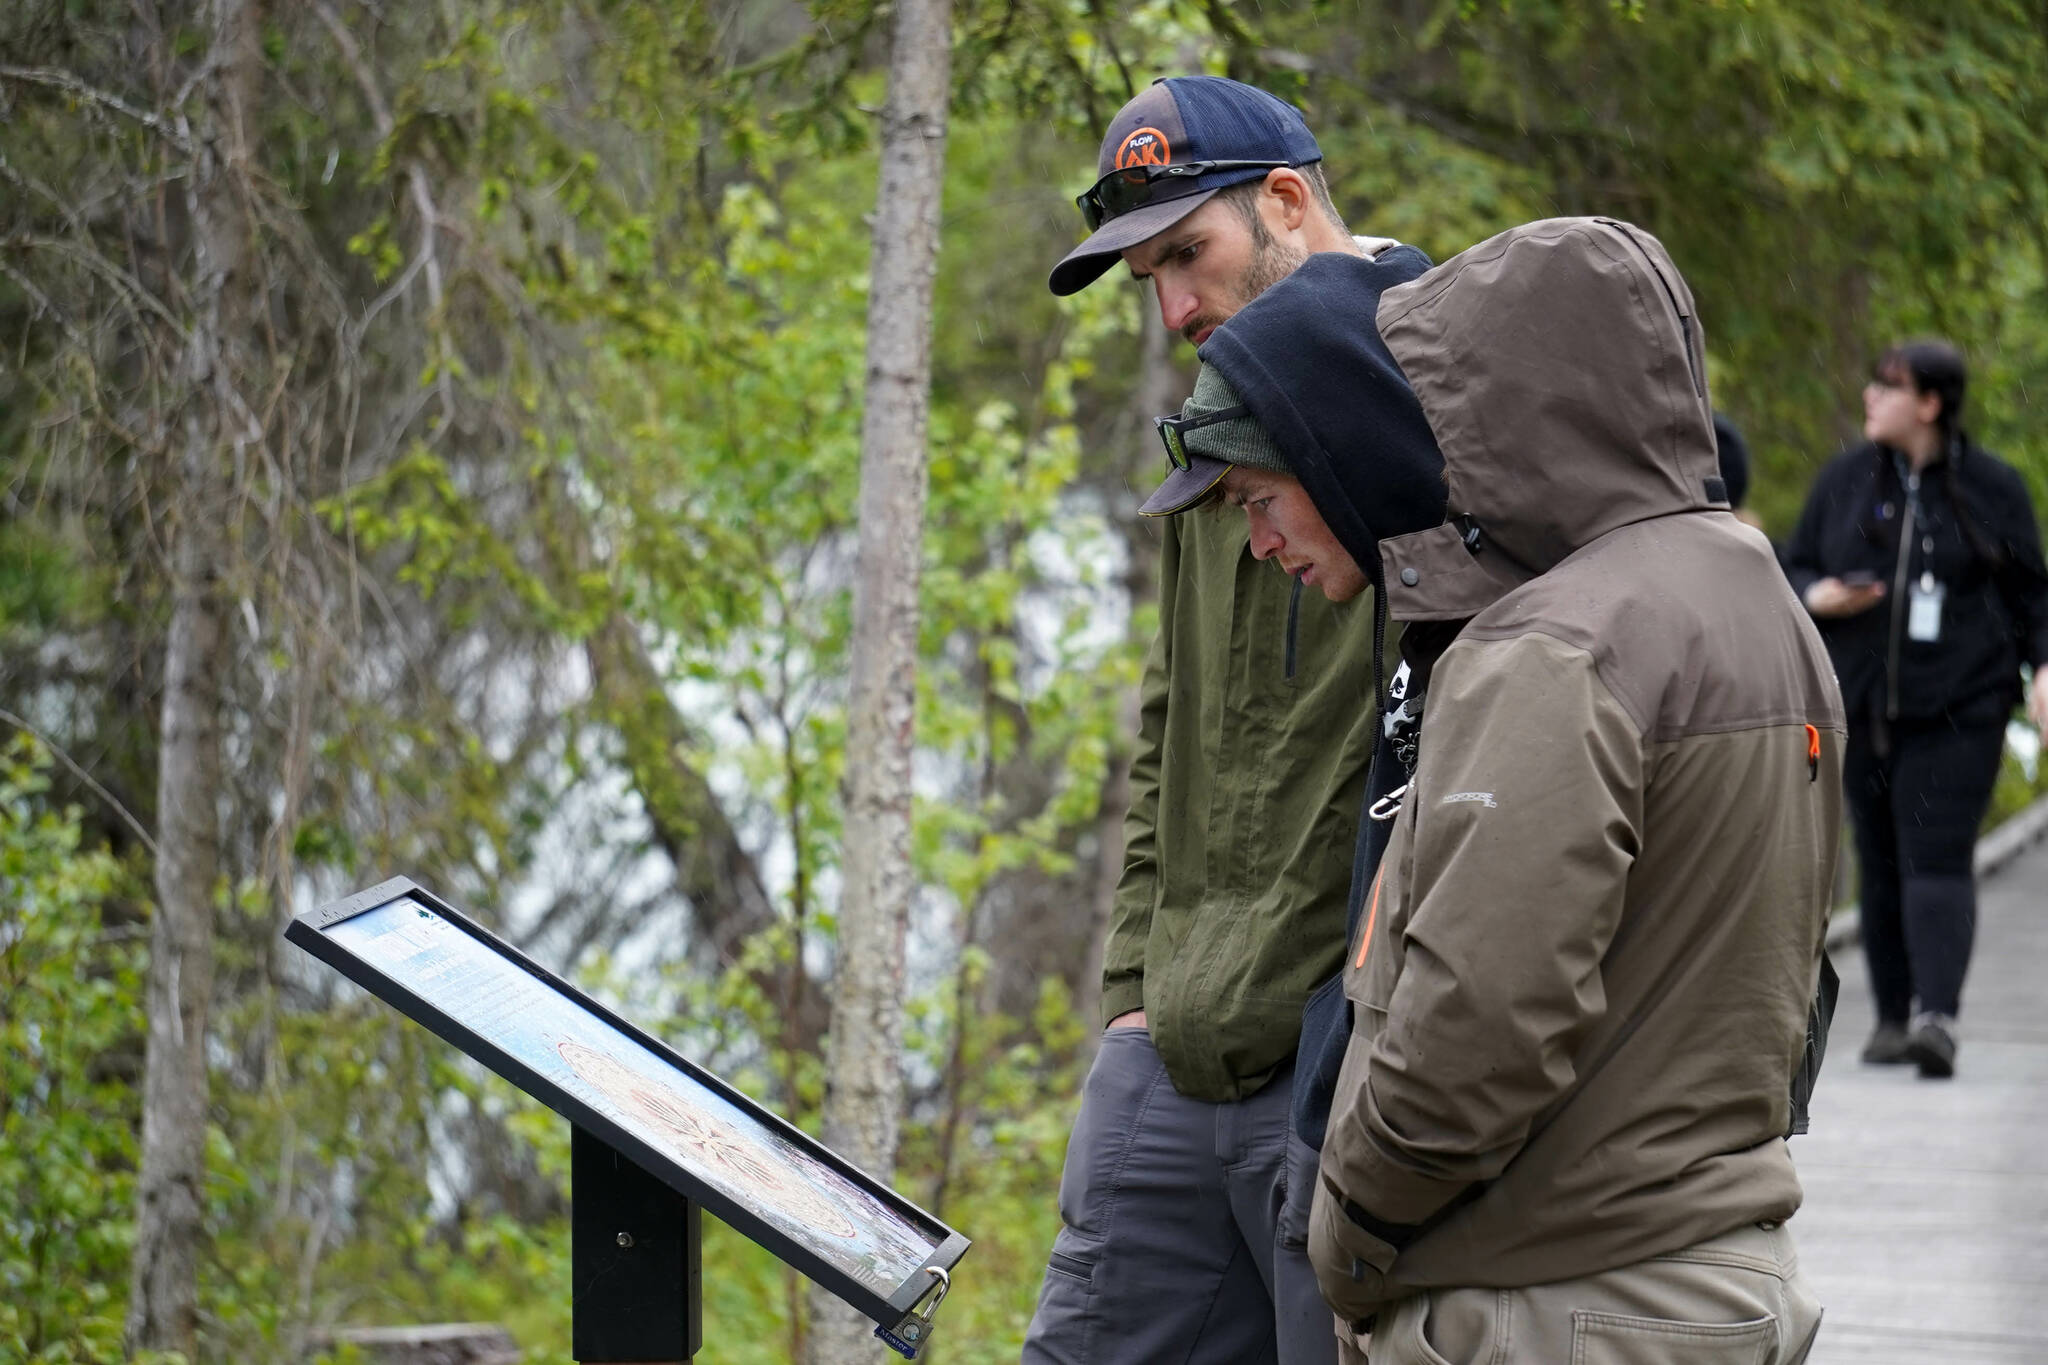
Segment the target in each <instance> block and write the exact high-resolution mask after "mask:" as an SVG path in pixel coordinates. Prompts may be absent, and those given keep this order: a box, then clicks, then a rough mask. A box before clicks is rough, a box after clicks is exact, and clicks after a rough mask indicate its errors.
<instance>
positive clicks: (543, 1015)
mask: <svg viewBox="0 0 2048 1365" xmlns="http://www.w3.org/2000/svg"><path fill="white" fill-rule="evenodd" d="M323 932H324V937H326V938H327V939H329V940H330V941H332V942H333V943H334V944H335V945H336V946H337V947H341V948H344V949H346V950H347V952H348V953H349V954H351V955H352V956H354V957H355V958H357V959H358V960H360V961H361V962H363V963H364V964H366V965H368V966H370V967H373V968H375V969H376V970H377V971H378V972H380V973H382V974H383V975H384V976H385V977H387V978H388V979H389V980H390V981H391V982H393V983H394V984H396V985H398V986H401V987H403V988H405V989H406V990H407V991H409V992H411V993H412V994H413V995H415V996H417V997H419V998H420V999H422V1000H428V1001H432V1002H433V1004H434V1006H435V1007H436V1008H437V1009H439V1010H440V1011H442V1012H443V1013H445V1014H446V1015H447V1016H448V1018H449V1019H450V1020H451V1021H453V1022H454V1023H456V1024H458V1025H460V1026H461V1027H463V1028H465V1029H467V1030H469V1031H470V1032H472V1033H474V1034H476V1035H477V1036H479V1037H482V1038H487V1039H489V1040H490V1041H491V1042H492V1043H493V1044H494V1045H496V1046H497V1047H498V1048H501V1049H503V1051H504V1052H505V1053H507V1054H508V1055H509V1056H510V1057H512V1058H513V1059H514V1060H515V1061H517V1062H518V1063H519V1064H520V1065H522V1066H524V1067H526V1068H527V1069H528V1070H530V1071H532V1072H533V1073H535V1074H536V1075H537V1076H540V1077H541V1078H543V1079H545V1080H546V1081H548V1082H551V1083H552V1084H553V1085H555V1086H557V1087H559V1088H560V1089H561V1090H562V1091H563V1092H565V1093H566V1094H568V1095H570V1096H573V1097H574V1098H575V1099H576V1100H578V1101H580V1102H581V1103H583V1104H585V1105H588V1106H589V1107H590V1108H591V1109H592V1110H594V1111H595V1112H596V1113H598V1114H600V1115H602V1116H603V1117H604V1118H606V1119H608V1120H609V1121H611V1122H612V1123H615V1124H617V1125H618V1126H619V1127H620V1128H622V1129H623V1130H625V1131H626V1132H627V1133H629V1134H631V1135H632V1136H633V1137H634V1138H637V1139H638V1140H639V1141H641V1142H643V1143H645V1144H647V1146H648V1147H650V1148H652V1149H653V1150H655V1151H656V1152H659V1153H660V1154H662V1155H663V1156H665V1157H667V1158H669V1159H670V1160H672V1161H674V1162H675V1163H676V1164H677V1166H679V1167H680V1168H681V1169H682V1170H684V1171H686V1172H687V1173H688V1174H689V1175H690V1176H691V1177H692V1178H694V1179H695V1180H698V1181H700V1182H702V1183H703V1184H704V1185H705V1186H706V1187H707V1188H709V1189H711V1190H716V1191H718V1192H719V1193H720V1194H723V1195H725V1196H726V1197H727V1198H729V1199H731V1200H732V1201H733V1202H734V1203H736V1204H738V1205H740V1206H741V1207H743V1208H745V1209H747V1210H749V1211H751V1212H752V1213H753V1214H754V1215H755V1216H756V1217H759V1218H761V1219H763V1220H765V1221H766V1222H767V1223H769V1224H770V1225H771V1226H773V1227H774V1228H775V1229H776V1230H777V1231H778V1232H780V1233H781V1234H782V1235H783V1236H785V1237H787V1238H789V1239H790V1240H791V1241H792V1242H794V1243H796V1244H798V1245H800V1246H803V1247H805V1248H807V1249H809V1250H810V1251H811V1252H812V1253H813V1254H815V1255H816V1256H818V1257H819V1259H821V1260H823V1261H824V1262H826V1263H827V1264H829V1265H831V1266H833V1267H834V1268H835V1269H837V1270H839V1271H840V1272H842V1273H843V1274H845V1275H847V1276H848V1277H849V1278H851V1279H852V1280H854V1281H855V1282H857V1283H859V1284H860V1285H862V1286H864V1287H865V1288H867V1289H868V1290H870V1291H871V1292H873V1293H875V1294H876V1295H878V1296H880V1297H882V1298H885V1299H886V1298H888V1297H889V1296H890V1295H892V1294H894V1293H896V1292H897V1291H898V1289H899V1287H900V1286H902V1285H903V1284H905V1282H906V1281H908V1280H910V1279H911V1278H912V1277H913V1276H916V1275H917V1274H918V1272H919V1270H920V1269H921V1268H922V1267H923V1266H924V1265H925V1264H926V1263H927V1261H929V1260H931V1259H932V1257H933V1255H934V1253H935V1252H937V1251H938V1250H939V1248H940V1247H941V1245H942V1244H944V1243H945V1241H946V1239H947V1238H948V1237H949V1236H950V1235H951V1234H950V1233H949V1232H948V1230H947V1229H945V1228H943V1227H940V1226H936V1225H927V1224H925V1223H923V1222H920V1221H918V1220H916V1219H914V1218H912V1217H910V1216H908V1215H906V1214H905V1213H904V1212H903V1211H902V1210H900V1209H898V1208H896V1207H893V1206H892V1205H890V1204H888V1203H886V1202H884V1201H883V1200H881V1199H879V1198H877V1197H876V1196H875V1195H874V1194H873V1193H871V1192H870V1191H869V1190H867V1189H865V1188H863V1187H862V1186H861V1185H860V1184H859V1183H858V1182H857V1181H855V1180H854V1179H852V1178H851V1177H849V1176H848V1175H847V1174H845V1173H844V1172H842V1171H840V1170H838V1169H836V1168H835V1167H833V1166H832V1165H830V1164H828V1163H827V1162H825V1161H822V1160H820V1159H819V1157H818V1156H817V1155H816V1154H814V1153H813V1152H811V1151H808V1150H806V1149H805V1148H804V1147H803V1146H801V1145H799V1143H797V1142H796V1141H793V1140H791V1138H790V1137H789V1136H788V1135H786V1134H785V1133H784V1132H781V1131H778V1130H777V1129H776V1128H774V1127H772V1126H770V1125H769V1124H767V1123H764V1122H762V1120H761V1119H760V1118H758V1117H756V1116H755V1115H752V1114H749V1113H747V1112H746V1111H745V1110H743V1109H741V1108H740V1107H739V1106H738V1105H736V1104H734V1103H733V1102H732V1101H731V1100H729V1099H727V1098H726V1097H725V1096H724V1095H722V1094H720V1093H718V1091H716V1090H715V1089H713V1088H712V1087H710V1086H707V1085H706V1084H704V1082H703V1081H701V1080H700V1079H698V1078H697V1077H695V1076H692V1075H691V1074H690V1073H689V1072H687V1071H685V1070H684V1069H683V1068H682V1067H679V1066H677V1065H676V1064H675V1063H674V1062H673V1061H671V1060H669V1059H668V1058H666V1057H663V1056H662V1055H660V1054H659V1053H658V1052H656V1051H654V1050H653V1049H652V1048H649V1047H647V1046H645V1045H644V1044H642V1043H641V1042H640V1041H638V1040H637V1039H635V1038H633V1037H632V1036H630V1035H628V1034H626V1033H624V1032H621V1031H620V1030H619V1029H618V1028H616V1027H614V1026H613V1025H612V1024H611V1023H610V1022H609V1021H608V1020H606V1019H604V1018H602V1017H600V1016H599V1015H597V1014H594V1013H592V1012H591V1010H589V1009H588V1008H586V1007H585V1006H584V1005H583V1004H582V1003H581V1002H580V1001H579V1000H578V998H577V997H576V996H575V995H574V993H572V992H569V991H566V990H564V989H562V988H560V987H558V986H556V985H554V984H552V983H551V982H550V981H548V980H546V979H544V978H543V977H541V976H538V975H535V974H534V973H533V972H530V971H528V970H526V969H525V968H524V967H522V966H521V964H520V963H519V962H518V961H517V960H515V959H514V958H512V957H508V956H506V954H505V953H504V952H502V951H499V950H498V949H496V948H494V947H493V946H492V945H491V944H490V943H487V942H486V941H485V940H483V939H481V938H479V937H477V936H476V935H474V934H472V933H470V932H468V931H466V930H465V929H464V928H462V927H461V926H460V925H457V924H454V923H452V922H450V921H449V920H448V919H447V918H446V917H444V916H443V915H442V914H440V913H439V912H438V911H437V910H435V909H433V908H431V907H430V906H428V905H426V904H424V903H422V902H421V901H420V900H417V899H414V898H413V897H411V896H402V897H400V898H399V899H396V900H393V901H390V902H388V903H386V904H383V905H380V906H378V907H376V908H375V909H372V910H368V911H366V912H364V913H362V914H357V915H353V916H351V917H349V918H347V919H344V920H341V921H339V922H337V923H334V924H332V925H330V926H328V927H326V928H325V930H324V931H323Z"/></svg>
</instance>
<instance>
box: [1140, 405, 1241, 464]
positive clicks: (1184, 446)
mask: <svg viewBox="0 0 2048 1365" xmlns="http://www.w3.org/2000/svg"><path fill="white" fill-rule="evenodd" d="M1251 415H1252V410H1251V409H1250V408H1248V407H1246V406H1245V405H1244V404H1242V403H1239V404H1237V405H1236V406H1234V407H1228V408H1218V409H1216V411H1214V412H1205V413H1203V414H1202V415H1201V416H1199V417H1155V418H1153V419H1152V425H1154V426H1156V427H1158V428H1159V443H1160V444H1161V445H1163V446H1165V447H1166V461H1167V463H1168V464H1170V465H1172V466H1173V467H1174V468H1175V469H1186V468H1187V467H1188V443H1187V433H1188V432H1190V431H1196V430H1199V429H1200V428H1202V427H1212V426H1215V425H1216V424H1217V423H1218V422H1233V421H1236V420H1237V419H1238V418H1240V417H1249V416H1251Z"/></svg>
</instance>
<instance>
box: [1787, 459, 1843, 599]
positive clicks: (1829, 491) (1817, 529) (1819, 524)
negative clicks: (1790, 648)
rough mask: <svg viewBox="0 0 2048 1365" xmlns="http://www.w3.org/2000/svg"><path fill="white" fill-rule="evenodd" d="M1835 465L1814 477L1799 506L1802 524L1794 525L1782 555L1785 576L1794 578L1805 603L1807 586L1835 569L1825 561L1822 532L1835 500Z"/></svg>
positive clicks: (1797, 594) (1795, 590)
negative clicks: (1823, 558)
mask: <svg viewBox="0 0 2048 1365" xmlns="http://www.w3.org/2000/svg"><path fill="white" fill-rule="evenodd" d="M1835 468H1836V467H1835V465H1833V464H1829V465H1826V466H1824V467H1823V468H1822V469H1821V471H1820V473H1819V474H1818V475H1816V476H1815V477H1814V480H1813V487H1812V488H1811V489H1809V490H1808V491H1807V494H1806V505H1805V506H1804V507H1802V508H1801V509H1800V510H1799V525H1798V526H1796V527H1795V528H1793V531H1792V539H1790V540H1788V541H1786V542H1785V548H1784V550H1783V551H1782V552H1781V553H1780V556H1779V558H1780V562H1781V563H1782V564H1783V565H1784V566H1785V577H1786V578H1788V579H1790V580H1791V581H1792V593H1793V595H1794V596H1795V597H1797V598H1798V599H1799V600H1800V601H1801V602H1802V603H1803V602H1805V601H1806V590H1807V589H1808V588H1810V587H1812V586H1813V585H1814V584H1815V583H1816V582H1818V581H1819V580H1821V579H1823V578H1826V577H1827V576H1828V574H1829V573H1830V572H1831V570H1830V568H1829V567H1828V566H1827V565H1825V564H1823V563H1822V562H1821V532H1822V530H1823V529H1824V528H1825V527H1826V525H1827V523H1828V518H1829V515H1830V513H1831V511H1832V507H1833V503H1834V500H1835V494H1834V488H1833V484H1834V482H1835V478H1834V475H1835Z"/></svg>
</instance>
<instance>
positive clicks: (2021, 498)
mask: <svg viewBox="0 0 2048 1365" xmlns="http://www.w3.org/2000/svg"><path fill="white" fill-rule="evenodd" d="M1952 458H1953V468H1952V469H1951V468H1950V461H1949V460H1943V461H1940V462H1938V463H1936V464H1934V465H1931V466H1929V467H1928V469H1927V470H1926V472H1925V474H1924V475H1923V476H1922V477H1921V480H1920V491H1919V501H1918V505H1917V508H1916V509H1915V511H1914V515H1913V521H1914V528H1915V529H1914V533H1913V539H1912V543H1911V544H1910V545H1907V546H1906V547H1905V550H1906V554H1905V558H1904V561H1903V564H1902V563H1901V558H1900V532H1901V530H1902V529H1903V526H1904V524H1905V521H1906V519H1907V511H1908V508H1909V505H1911V500H1910V499H1909V498H1908V497H1907V490H1906V485H1905V483H1904V481H1903V480H1902V479H1901V478H1900V468H1901V459H1900V457H1899V456H1897V454H1896V453H1895V452H1894V451H1892V450H1891V449H1890V448H1889V447H1886V446H1880V445H1876V444H1872V443H1865V444H1863V445H1860V446H1857V447H1855V448H1854V449H1851V450H1848V451H1845V452H1843V453H1842V454H1840V455H1838V456H1836V457H1835V458H1834V459H1833V460H1831V461H1829V462H1828V464H1827V466H1826V467H1825V468H1823V469H1822V470H1821V472H1820V476H1819V477H1818V478H1816V479H1815V480H1814V484H1813V490H1812V492H1810V493H1809V494H1808V495H1807V499H1806V509H1805V511H1804V512H1803V513H1801V515H1800V518H1799V528H1798V529H1797V530H1796V531H1794V532H1793V534H1792V539H1791V541H1790V543H1788V544H1787V545H1786V547H1785V553H1784V562H1785V572H1786V575H1787V576H1788V577H1789V578H1790V579H1791V580H1792V588H1793V591H1795V592H1797V593H1799V594H1800V596H1801V598H1802V599H1803V598H1804V596H1805V594H1806V590H1807V588H1809V587H1811V586H1812V585H1813V583H1814V582H1815V581H1816V580H1818V579H1822V578H1829V577H1836V578H1839V577H1841V576H1842V575H1844V574H1870V575H1873V576H1875V577H1876V579H1877V580H1878V581H1880V582H1882V583H1883V584H1884V585H1885V587H1886V595H1885V597H1884V598H1883V600H1881V601H1880V602H1879V603H1878V604H1877V605H1876V606H1875V607H1872V608H1871V609H1870V610H1869V611H1866V612H1862V613H1860V614H1859V615H1856V616H1848V617H1841V618H1837V619H1833V620H1822V621H1820V622H1819V623H1818V624H1819V626H1820V633H1821V638H1822V639H1824V640H1826V641H1827V646H1828V654H1829V655H1830V656H1831V657H1832V659H1833V660H1834V665H1835V676H1836V677H1837V679H1839V681H1840V682H1841V685H1842V701H1843V703H1844V705H1845V706H1846V707H1847V709H1848V713H1849V719H1850V724H1851V725H1852V726H1854V725H1858V724H1869V723H1871V722H1872V721H1874V720H1878V719H1881V718H1884V717H1886V716H1887V713H1888V712H1889V715H1890V717H1891V718H1892V719H1899V720H1926V719H1932V718H1935V717H1938V716H1947V717H1949V718H1950V719H1953V720H1959V721H1991V720H1996V719H1999V718H2002V717H2003V716H2004V715H2005V714H2006V713H2008V712H2009V711H2010V710H2011V709H2012V706H2013V703H2014V702H2015V701H2017V700H2018V699H2019V696H2020V674H2019V666H2020V665H2021V664H2022V663H2029V664H2033V665H2035V666H2036V667H2040V666H2043V665H2048V569H2044V567H2043V564H2042V559H2041V533H2040V530H2039V528H2038V527H2037V526H2036V524H2035V521H2034V511H2033V507H2032V505H2031V503H2030V502H2029V501H2028V497H2027V486H2026V484H2025V482H2024V481H2023V480H2021V478H2020V476H2019V474H2018V473H2017V472H2016V471H2015V470H2014V469H2013V468H2012V466H2010V465H2008V464H2006V463H2005V462H2004V461H2003V460H2000V459H1999V458H1997V457H1996V456H1994V455H1992V454H1991V453H1990V452H1989V451H1986V450H1983V449H1981V448H1979V447H1978V446H1976V445H1972V444H1966V445H1965V446H1964V447H1963V450H1962V452H1961V454H1960V456H1957V457H1952ZM1951 476H1953V477H1952V478H1951ZM1958 493H1960V495H1961V502H1962V506H1961V507H1960V508H1959V507H1958V506H1957V494H1958ZM1965 516H1967V517H1968V518H1969V522H1970V525H1969V526H1968V527H1967V528H1966V527H1965V525H1964V522H1963V518H1964V517H1965ZM1972 532H1974V534H1972ZM1902 569H1903V572H1901V570H1902ZM1923 573H1931V574H1932V575H1933V577H1934V581H1935V582H1936V583H1938V584H1940V585H1941V587H1942V589H1943V593H1944V596H1943V601H1942V607H1941V635H1940V638H1939V639H1936V640H1933V641H1925V642H1923V641H1918V640H1913V639H1911V638H1909V636H1908V632H1907V631H1906V629H1905V624H1906V612H1907V609H1908V599H1909V598H1910V596H1911V593H1910V590H1909V589H1910V586H1911V585H1912V584H1915V583H1918V582H1919V581H1920V579H1921V575H1922V574H1923ZM1902 585H1905V587H1906V588H1907V589H1908V590H1906V591H1902V590H1901V586H1902ZM1894 635H1896V636H1897V650H1898V653H1897V659H1898V666H1897V669H1896V672H1894V671H1893V670H1892V669H1891V667H1890V661H1891V658H1892V648H1893V637H1894Z"/></svg>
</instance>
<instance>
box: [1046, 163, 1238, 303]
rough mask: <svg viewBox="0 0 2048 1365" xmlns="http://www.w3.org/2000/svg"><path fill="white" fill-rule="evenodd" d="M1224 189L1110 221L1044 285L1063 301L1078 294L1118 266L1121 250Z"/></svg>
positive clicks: (1163, 228)
mask: <svg viewBox="0 0 2048 1365" xmlns="http://www.w3.org/2000/svg"><path fill="white" fill-rule="evenodd" d="M1223 188H1224V187H1223V186H1221V185H1218V186H1217V187H1216V189H1214V190H1200V191H1197V192H1196V193H1194V194H1190V195H1187V196H1185V197H1184V198H1180V199H1168V200H1166V201H1165V202H1164V203H1159V204H1147V205H1145V207H1143V208H1141V209H1132V210H1131V211H1130V212H1129V213H1126V214H1124V215H1123V216H1122V217H1119V218H1112V219H1110V220H1109V221H1108V222H1106V223H1104V224H1103V225H1102V226H1101V227H1099V228H1097V229H1095V231H1094V232H1093V233H1092V234H1090V235H1089V238H1088V240H1087V241H1085V242H1083V243H1081V245H1079V246H1077V247H1075V248H1074V249H1073V250H1072V251H1069V252H1068V253H1067V254H1066V255H1065V256H1064V257H1062V258H1061V259H1060V263H1059V264H1058V265H1056V266H1054V267H1053V268H1052V276H1051V278H1050V279H1048V280H1047V281H1046V284H1047V285H1049V286H1050V287H1051V289H1052V292H1053V293H1055V294H1058V295H1059V296H1060V297H1062V298H1064V297H1066V296H1067V295H1068V294H1078V293H1080V292H1081V291H1082V290H1083V289H1086V288H1087V287H1088V286H1089V285H1091V284H1093V283H1095V281H1097V280H1099V279H1101V278H1102V276H1103V273H1104V272H1105V271H1107V270H1108V269H1109V268H1110V267H1111V266H1113V265H1115V264H1116V263H1117V258H1118V257H1120V256H1121V255H1123V252H1124V248H1126V247H1133V246H1136V245H1137V244H1138V243H1140V242H1142V241H1144V240H1145V239H1146V238H1148V237H1156V236H1158V235H1159V234H1160V233H1162V232H1164V231H1166V230H1167V229H1168V228H1170V227H1172V226H1173V225H1174V224H1175V223H1178V222H1179V221H1180V220H1181V219H1183V218H1185V217H1187V216H1188V215H1189V214H1191V213H1193V212H1194V211H1195V210H1196V209H1198V208H1200V207H1202V205H1204V204H1206V203H1208V202H1209V201H1210V200H1211V199H1212V198H1214V197H1215V196H1216V191H1217V190H1220V189H1223Z"/></svg>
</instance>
